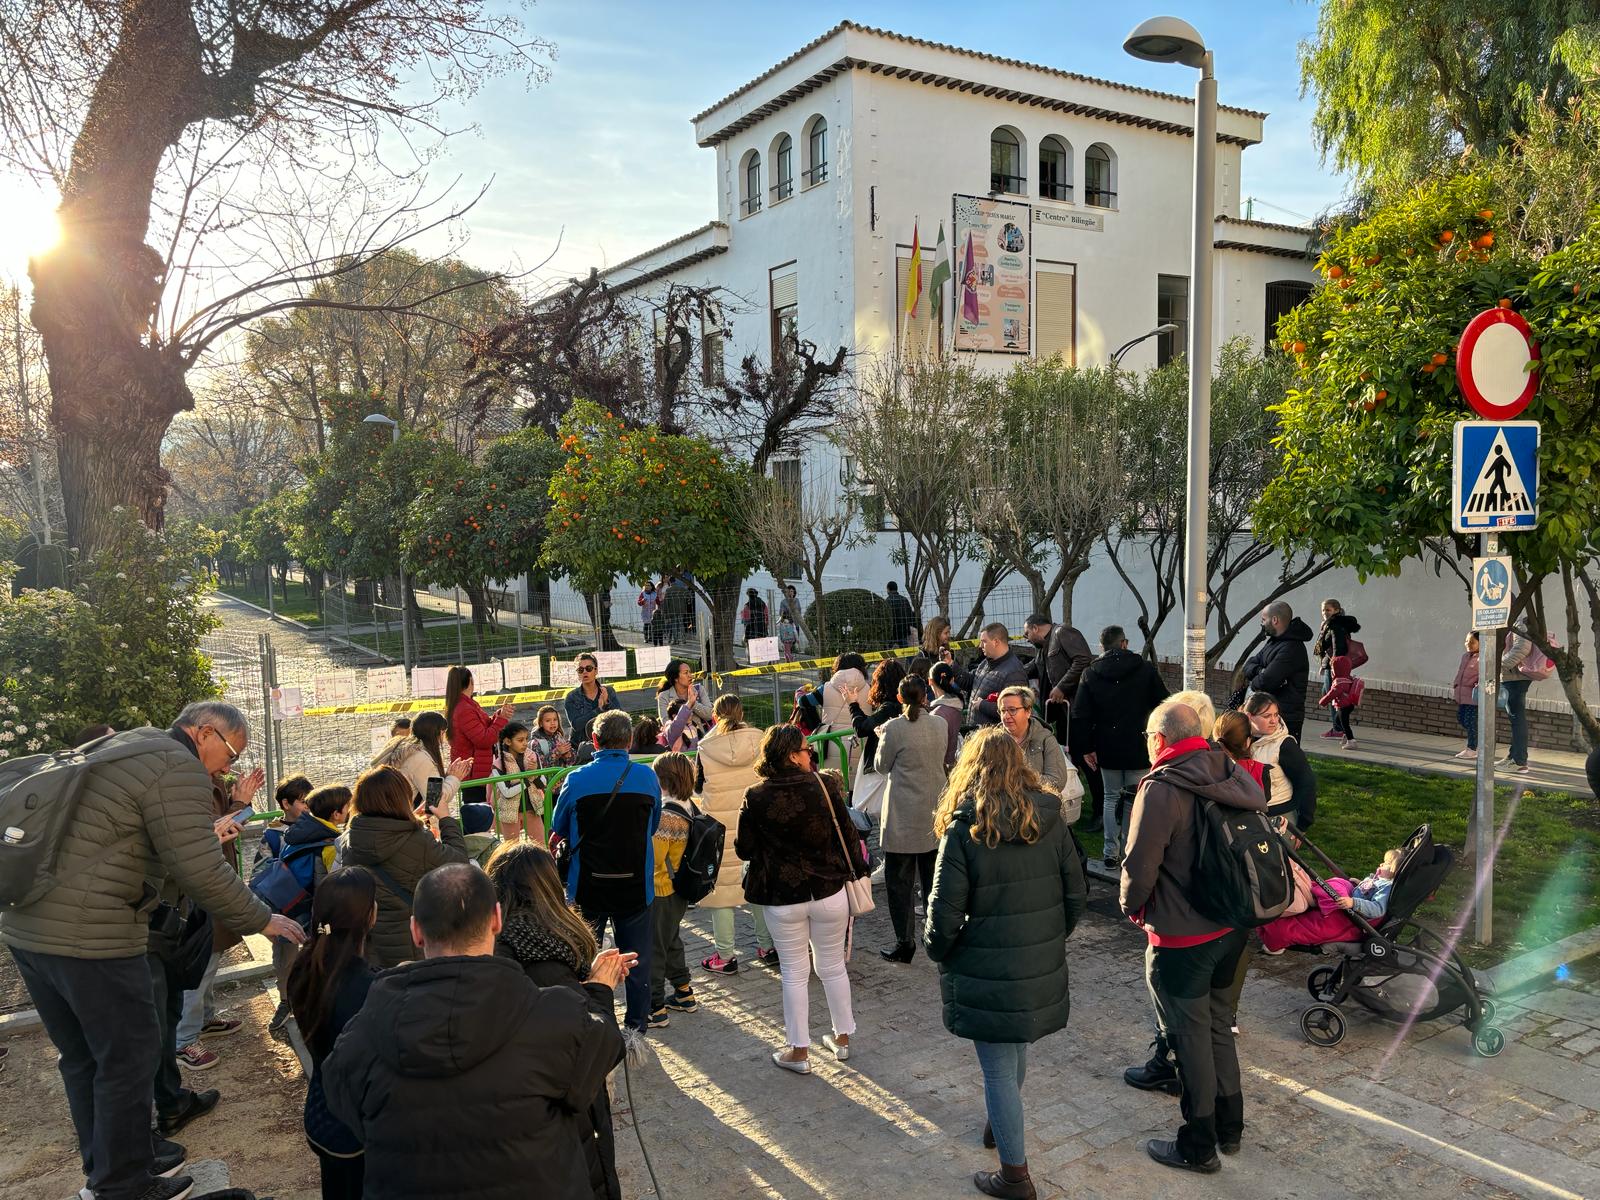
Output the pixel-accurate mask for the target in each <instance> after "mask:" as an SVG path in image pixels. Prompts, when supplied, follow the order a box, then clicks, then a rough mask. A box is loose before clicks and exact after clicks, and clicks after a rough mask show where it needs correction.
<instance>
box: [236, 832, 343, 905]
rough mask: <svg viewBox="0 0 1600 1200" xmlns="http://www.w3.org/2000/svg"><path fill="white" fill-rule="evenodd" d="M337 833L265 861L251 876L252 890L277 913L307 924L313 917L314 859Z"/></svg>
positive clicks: (334, 839)
mask: <svg viewBox="0 0 1600 1200" xmlns="http://www.w3.org/2000/svg"><path fill="white" fill-rule="evenodd" d="M338 837H339V835H338V834H337V833H335V832H334V831H333V830H331V829H330V830H329V831H328V836H327V837H325V838H321V839H319V840H317V841H315V842H302V843H301V844H300V845H298V846H289V847H286V848H285V849H284V851H283V853H282V854H280V855H278V856H277V857H276V858H265V859H262V860H261V861H260V862H259V863H257V864H256V869H255V870H254V871H253V872H251V875H250V890H251V891H252V892H254V893H255V894H256V898H257V899H258V900H260V901H261V902H262V903H263V904H265V905H266V906H267V907H268V908H270V909H271V910H272V911H273V912H275V913H282V914H283V915H284V916H286V917H293V918H294V919H295V920H297V921H299V922H301V923H302V924H304V923H305V918H306V917H308V916H309V915H310V914H311V888H312V881H313V880H314V879H315V878H316V863H315V862H314V858H315V856H316V855H318V854H321V853H322V852H323V851H324V850H326V849H327V848H328V847H329V846H331V845H333V843H334V842H335V841H336V840H337V839H338Z"/></svg>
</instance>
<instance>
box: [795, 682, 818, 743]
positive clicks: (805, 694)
mask: <svg viewBox="0 0 1600 1200" xmlns="http://www.w3.org/2000/svg"><path fill="white" fill-rule="evenodd" d="M789 724H791V725H793V726H796V727H797V728H798V729H799V730H800V732H801V733H805V734H812V733H815V732H816V731H817V730H819V729H821V728H822V692H821V690H820V689H818V688H798V689H796V691H795V694H794V711H793V712H791V713H790V714H789Z"/></svg>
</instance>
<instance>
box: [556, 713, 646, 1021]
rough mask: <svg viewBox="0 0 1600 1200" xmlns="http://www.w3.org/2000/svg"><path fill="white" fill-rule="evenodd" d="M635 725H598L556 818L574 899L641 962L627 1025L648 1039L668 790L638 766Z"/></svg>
mask: <svg viewBox="0 0 1600 1200" xmlns="http://www.w3.org/2000/svg"><path fill="white" fill-rule="evenodd" d="M632 744H633V721H632V720H631V719H630V718H629V716H628V714H627V713H625V712H603V713H601V714H600V715H599V717H597V718H596V719H595V722H594V747H595V751H596V753H595V756H594V758H593V759H591V760H590V761H589V762H588V764H586V765H585V766H582V767H579V768H578V769H577V770H576V771H573V772H572V774H570V775H568V776H567V777H566V779H565V780H563V781H562V785H561V797H560V799H559V800H557V801H556V810H555V813H554V815H553V816H552V817H551V821H550V825H551V830H552V832H553V833H554V834H555V835H556V837H558V838H559V839H561V841H562V842H563V843H564V846H563V847H562V850H561V853H560V854H559V855H558V857H557V859H556V862H557V865H558V866H562V865H563V864H564V867H563V870H564V875H565V880H566V885H567V899H568V900H569V901H571V902H572V903H573V904H575V905H577V906H578V908H579V910H580V911H581V912H582V913H583V916H584V919H585V920H586V921H588V922H589V926H590V928H592V929H593V930H594V936H595V940H596V941H602V942H603V941H604V940H605V932H606V924H607V923H608V922H609V923H610V925H611V928H612V933H613V935H614V936H615V938H616V943H617V949H618V950H621V951H622V952H623V953H625V954H626V953H628V952H630V951H631V952H633V953H635V954H637V955H638V956H639V960H638V966H637V967H636V969H635V970H633V971H632V972H631V973H630V974H629V975H628V980H627V988H626V990H627V996H628V1011H627V1015H626V1017H624V1024H625V1025H627V1026H628V1028H630V1029H634V1030H637V1031H638V1032H639V1033H643V1032H644V1031H645V1029H646V1028H648V1026H649V1019H650V941H651V936H650V935H651V926H650V905H651V902H652V901H654V900H655V867H656V864H655V849H654V844H653V839H654V837H655V832H656V828H657V826H659V825H660V824H661V784H660V782H659V781H658V780H657V779H656V774H655V772H654V771H652V770H651V769H650V767H649V766H648V765H647V764H645V763H636V762H633V761H632V760H631V759H629V757H628V748H629V747H630V746H631V745H632Z"/></svg>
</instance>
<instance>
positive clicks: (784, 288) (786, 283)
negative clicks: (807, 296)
mask: <svg viewBox="0 0 1600 1200" xmlns="http://www.w3.org/2000/svg"><path fill="white" fill-rule="evenodd" d="M797 278H798V277H797V276H796V275H795V273H794V272H793V271H790V272H789V273H788V274H787V275H774V276H773V277H772V309H773V311H774V312H776V311H777V310H778V309H780V308H792V307H794V306H795V305H796V304H798V303H799V302H800V287H799V284H798V283H797V282H796V280H797Z"/></svg>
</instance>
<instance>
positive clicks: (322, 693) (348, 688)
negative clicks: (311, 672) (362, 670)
mask: <svg viewBox="0 0 1600 1200" xmlns="http://www.w3.org/2000/svg"><path fill="white" fill-rule="evenodd" d="M312 683H313V684H315V685H316V692H317V703H318V704H354V703H355V702H356V673H355V672H354V671H330V672H329V673H328V674H326V675H318V676H315V677H314V678H313V679H312Z"/></svg>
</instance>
